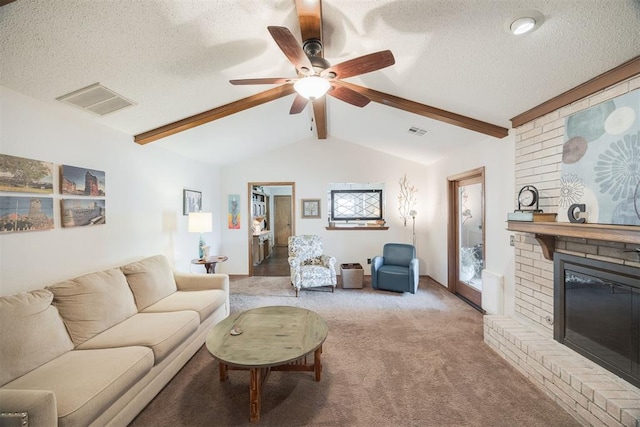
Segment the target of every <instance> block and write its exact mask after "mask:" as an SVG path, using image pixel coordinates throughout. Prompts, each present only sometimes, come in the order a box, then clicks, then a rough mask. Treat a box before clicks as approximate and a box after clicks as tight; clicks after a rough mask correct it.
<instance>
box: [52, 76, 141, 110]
mask: <svg viewBox="0 0 640 427" xmlns="http://www.w3.org/2000/svg"><path fill="white" fill-rule="evenodd" d="M56 99H57V100H58V101H60V102H64V103H65V104H68V105H72V106H74V107H77V108H81V109H83V110H85V111H88V112H90V113H93V114H97V115H99V116H106V115H107V114H111V113H114V112H116V111H120V110H122V109H124V108H127V107H131V106H132V105H134V103H133V102H131V101H129V100H128V99H125V98H124V97H122V96H121V95H118V94H117V93H115V92H114V91H112V90H111V89H108V88H106V87H104V86H102V85H101V84H100V83H95V84H92V85H91V86H87V87H85V88H82V89H78V90H76V91H74V92H71V93H68V94H66V95H63V96H60V97H58V98H56Z"/></svg>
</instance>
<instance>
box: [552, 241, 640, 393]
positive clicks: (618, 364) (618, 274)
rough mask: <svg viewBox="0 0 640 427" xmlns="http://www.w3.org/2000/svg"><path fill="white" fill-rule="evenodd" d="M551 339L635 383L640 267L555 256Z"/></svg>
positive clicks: (639, 370) (639, 369)
mask: <svg viewBox="0 0 640 427" xmlns="http://www.w3.org/2000/svg"><path fill="white" fill-rule="evenodd" d="M554 288H555V289H554V293H555V295H554V317H555V321H554V339H555V340H557V341H558V342H560V343H562V344H564V345H566V346H567V347H569V348H571V349H573V350H575V351H576V352H578V353H580V354H582V355H583V356H585V357H587V358H589V359H591V360H593V361H594V362H596V363H598V364H599V365H600V366H602V367H604V368H605V369H607V370H609V371H611V372H613V373H614V374H616V375H618V376H619V377H621V378H624V379H625V380H626V381H628V382H630V383H631V384H634V385H635V386H638V387H640V268H635V267H631V266H628V265H621V264H616V263H612V262H605V261H600V260H594V259H590V258H583V257H577V256H573V255H568V254H562V253H556V254H555V255H554Z"/></svg>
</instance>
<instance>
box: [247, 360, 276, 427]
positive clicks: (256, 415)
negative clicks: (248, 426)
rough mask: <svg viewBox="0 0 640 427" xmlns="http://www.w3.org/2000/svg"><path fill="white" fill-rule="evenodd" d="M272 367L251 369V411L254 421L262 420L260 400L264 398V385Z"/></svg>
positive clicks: (252, 420)
mask: <svg viewBox="0 0 640 427" xmlns="http://www.w3.org/2000/svg"><path fill="white" fill-rule="evenodd" d="M270 371H271V368H251V369H249V375H250V376H251V377H250V382H249V412H250V419H251V422H252V423H257V422H258V421H260V402H261V400H262V386H263V385H264V383H265V381H266V380H267V377H268V376H269V372H270Z"/></svg>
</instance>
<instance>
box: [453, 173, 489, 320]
mask: <svg viewBox="0 0 640 427" xmlns="http://www.w3.org/2000/svg"><path fill="white" fill-rule="evenodd" d="M447 180H448V186H449V233H448V234H449V239H448V240H449V241H448V255H449V256H448V260H449V290H450V291H451V292H454V293H455V294H456V295H458V296H460V297H462V298H463V299H465V300H466V301H467V302H469V303H470V304H471V305H473V306H474V307H476V308H477V309H479V310H482V270H483V269H484V265H485V261H484V260H485V244H484V243H485V236H484V217H485V214H484V210H485V203H484V167H482V168H478V169H474V170H471V171H468V172H464V173H462V174H459V175H455V176H451V177H448V178H447Z"/></svg>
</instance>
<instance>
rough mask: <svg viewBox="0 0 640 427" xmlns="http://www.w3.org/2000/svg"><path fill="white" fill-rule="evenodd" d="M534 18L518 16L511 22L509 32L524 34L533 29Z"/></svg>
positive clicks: (534, 24)
mask: <svg viewBox="0 0 640 427" xmlns="http://www.w3.org/2000/svg"><path fill="white" fill-rule="evenodd" d="M535 26H536V20H535V19H533V18H519V19H516V20H515V21H513V22H512V23H511V32H512V33H513V34H515V35H518V34H524V33H526V32H529V31H531V30H533V27H535Z"/></svg>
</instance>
